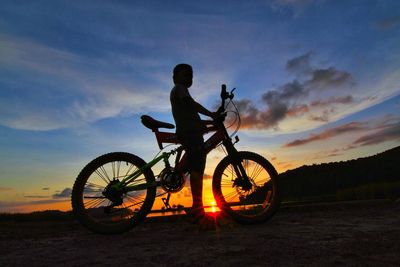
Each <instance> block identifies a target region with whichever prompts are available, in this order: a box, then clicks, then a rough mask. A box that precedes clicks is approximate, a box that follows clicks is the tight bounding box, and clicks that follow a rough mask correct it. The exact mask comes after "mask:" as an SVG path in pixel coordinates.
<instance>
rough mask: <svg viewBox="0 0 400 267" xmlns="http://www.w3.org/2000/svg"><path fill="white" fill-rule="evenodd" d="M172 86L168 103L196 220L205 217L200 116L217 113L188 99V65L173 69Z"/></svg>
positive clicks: (203, 153)
mask: <svg viewBox="0 0 400 267" xmlns="http://www.w3.org/2000/svg"><path fill="white" fill-rule="evenodd" d="M173 80H174V84H175V87H174V88H172V90H171V95H170V100H171V106H172V114H173V116H174V119H175V124H176V134H177V135H178V138H179V140H180V142H181V143H182V145H183V147H184V149H185V151H186V155H187V164H188V170H189V172H190V188H191V191H192V196H193V205H192V209H191V212H190V213H191V214H192V215H194V216H195V218H197V219H199V218H202V217H204V215H205V213H204V207H203V198H202V194H203V173H204V168H205V163H206V152H205V148H204V139H203V130H204V127H205V125H204V123H203V122H202V121H201V119H200V116H199V113H201V114H203V115H206V116H209V117H212V118H215V117H216V116H217V113H214V112H211V111H209V110H208V109H206V108H205V107H203V106H202V105H200V104H199V103H197V102H196V101H194V100H193V98H192V97H191V96H190V94H189V91H188V88H190V86H192V83H193V69H192V67H191V66H190V65H188V64H178V65H176V66H175V68H174V72H173Z"/></svg>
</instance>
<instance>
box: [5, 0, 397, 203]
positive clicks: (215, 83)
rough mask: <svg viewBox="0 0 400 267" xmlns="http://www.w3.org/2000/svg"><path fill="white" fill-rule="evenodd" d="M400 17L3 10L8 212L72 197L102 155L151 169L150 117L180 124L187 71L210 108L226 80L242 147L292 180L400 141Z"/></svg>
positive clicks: (119, 6) (346, 5)
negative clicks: (300, 170) (181, 85)
mask: <svg viewBox="0 0 400 267" xmlns="http://www.w3.org/2000/svg"><path fill="white" fill-rule="evenodd" d="M399 10H400V2H399V1H328V0H275V1H168V2H167V1H146V2H145V3H143V2H142V1H79V2H75V1H74V2H72V1H2V3H1V8H0V133H1V135H0V169H1V170H2V172H1V173H0V210H26V209H25V208H23V207H25V206H29V205H30V207H34V206H32V204H35V203H36V204H43V203H53V202H54V203H55V202H58V201H60V200H63V198H62V196H63V195H62V194H61V193H63V192H64V193H65V194H64V195H65V196H68V192H69V191H68V188H70V187H71V186H72V184H73V181H74V179H75V177H76V175H77V174H78V172H79V170H80V169H81V168H82V167H83V166H84V165H85V164H86V163H87V162H88V161H90V160H91V159H92V158H94V157H96V156H98V155H100V154H103V153H106V152H110V151H129V152H132V153H135V154H138V155H140V156H142V157H143V158H144V159H145V160H150V159H151V158H152V156H153V155H154V154H155V153H157V152H158V151H157V145H156V143H155V139H154V136H153V135H152V133H151V132H150V131H149V130H148V129H146V128H145V127H143V126H142V125H141V124H140V119H139V118H140V115H142V114H150V115H152V116H154V117H156V118H158V119H161V120H165V121H169V122H172V121H173V119H172V116H171V111H170V103H169V91H170V89H171V87H172V85H173V84H172V81H171V71H172V68H173V67H174V66H175V65H176V64H178V63H181V62H187V63H189V64H191V65H192V66H193V68H194V76H195V78H194V85H193V87H192V89H191V93H192V95H193V97H194V98H195V99H197V100H198V101H199V102H201V103H203V104H204V105H205V106H206V107H209V108H212V107H213V106H215V103H216V102H217V100H218V95H219V88H220V84H222V83H226V84H227V85H228V87H229V88H232V87H236V88H237V91H236V92H237V93H236V99H237V103H238V105H239V107H240V108H241V112H242V120H243V124H242V126H243V127H242V129H241V131H240V132H239V135H240V137H241V142H240V143H239V144H238V147H239V148H240V149H246V150H254V151H256V152H259V153H261V154H263V155H264V156H266V157H267V158H269V159H270V160H271V161H272V162H273V163H274V165H275V166H276V167H277V169H278V170H279V171H284V170H286V169H290V168H294V167H297V166H300V165H302V164H313V163H319V162H329V161H338V160H346V159H351V158H357V157H361V156H367V155H371V154H375V153H378V152H381V151H384V150H386V149H389V148H391V147H394V146H397V145H399V144H400V142H399V141H400V139H399V137H400V133H399V132H400V130H399V123H400V97H399V95H400V86H399V84H400V11H399ZM217 155H218V153H217ZM216 158H217V156H210V157H209V163H208V164H207V170H206V172H208V173H209V174H211V173H212V168H213V166H215V164H216V163H217V162H214V161H216ZM36 207H42V206H39V205H37V206H36ZM32 209H33V208H32Z"/></svg>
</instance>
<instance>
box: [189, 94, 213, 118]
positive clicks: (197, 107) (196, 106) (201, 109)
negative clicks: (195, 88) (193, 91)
mask: <svg viewBox="0 0 400 267" xmlns="http://www.w3.org/2000/svg"><path fill="white" fill-rule="evenodd" d="M183 100H184V102H186V103H187V104H188V105H191V106H192V107H194V109H195V110H196V111H197V112H198V113H200V114H203V115H206V116H208V117H211V118H213V119H214V118H215V117H217V116H218V114H217V113H216V112H211V111H209V110H208V109H206V108H205V107H203V106H202V105H201V104H200V103H197V102H196V101H195V100H194V99H193V98H191V97H190V96H187V97H184V98H183Z"/></svg>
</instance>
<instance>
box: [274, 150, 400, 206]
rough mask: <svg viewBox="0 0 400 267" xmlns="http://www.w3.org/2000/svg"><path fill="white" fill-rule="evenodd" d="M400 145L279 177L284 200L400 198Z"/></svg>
mask: <svg viewBox="0 0 400 267" xmlns="http://www.w3.org/2000/svg"><path fill="white" fill-rule="evenodd" d="M399 159H400V146H399V147H396V148H393V149H390V150H388V151H385V152H383V153H380V154H377V155H374V156H370V157H366V158H359V159H355V160H349V161H344V162H343V161H341V162H334V163H324V164H318V165H316V164H315V165H312V166H302V167H300V168H297V169H294V170H289V171H287V172H284V173H282V174H281V175H280V176H279V178H280V182H281V185H282V191H283V197H284V200H286V201H288V200H299V199H316V198H325V199H331V200H352V199H373V198H375V199H376V198H399V197H400V174H399V173H400V164H399V163H400V162H399Z"/></svg>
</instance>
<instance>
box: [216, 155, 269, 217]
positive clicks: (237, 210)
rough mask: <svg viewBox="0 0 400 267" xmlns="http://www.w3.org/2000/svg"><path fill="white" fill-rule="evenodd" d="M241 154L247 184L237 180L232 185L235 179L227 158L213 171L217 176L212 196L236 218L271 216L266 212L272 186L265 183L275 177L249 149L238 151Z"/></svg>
mask: <svg viewBox="0 0 400 267" xmlns="http://www.w3.org/2000/svg"><path fill="white" fill-rule="evenodd" d="M238 153H239V156H240V157H241V165H242V167H243V170H244V172H245V173H243V175H246V176H247V177H248V178H249V179H250V182H251V185H252V186H251V187H250V188H246V184H245V183H244V184H242V183H239V184H237V185H235V186H233V185H234V183H235V180H236V179H237V178H238V176H237V175H236V172H235V170H234V165H233V163H232V162H229V160H226V161H225V162H224V165H221V167H219V168H222V170H221V169H217V170H216V172H217V173H221V175H220V177H217V179H218V180H217V187H215V188H214V187H213V190H214V192H217V193H215V197H216V198H219V201H221V202H222V203H226V204H227V205H226V207H225V208H224V207H223V208H224V209H226V211H227V212H228V213H230V214H232V215H235V216H234V218H235V219H237V220H238V221H242V220H243V221H251V220H253V219H255V218H258V217H261V218H263V217H265V218H268V217H267V216H266V214H268V216H272V214H273V212H270V213H267V212H266V211H267V210H269V209H271V207H273V206H276V205H272V204H271V203H273V202H274V201H277V200H276V199H274V198H275V196H276V193H275V191H273V190H275V189H276V188H273V189H270V188H269V187H268V189H267V188H266V186H267V185H268V184H269V183H270V182H271V180H272V182H273V181H274V179H276V176H271V175H273V174H274V172H275V170H274V169H273V167H272V170H271V167H270V165H269V164H268V162H267V161H266V160H265V159H263V158H262V157H260V156H259V155H257V154H254V153H251V152H238ZM266 200H268V205H265V204H264V203H265V201H266Z"/></svg>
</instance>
